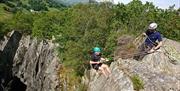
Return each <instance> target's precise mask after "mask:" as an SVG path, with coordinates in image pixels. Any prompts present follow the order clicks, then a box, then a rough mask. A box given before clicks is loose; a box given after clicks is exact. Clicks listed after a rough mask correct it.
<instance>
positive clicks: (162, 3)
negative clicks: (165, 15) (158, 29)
mask: <svg viewBox="0 0 180 91" xmlns="http://www.w3.org/2000/svg"><path fill="white" fill-rule="evenodd" d="M130 1H132V0H114V3H115V4H117V3H118V2H119V3H124V4H127V3H129V2H130ZM141 1H142V2H143V3H146V1H148V2H153V4H154V5H155V6H157V7H159V8H162V9H167V8H168V7H169V6H172V5H174V4H175V8H176V9H178V8H180V0H141Z"/></svg>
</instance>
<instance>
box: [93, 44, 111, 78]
mask: <svg viewBox="0 0 180 91" xmlns="http://www.w3.org/2000/svg"><path fill="white" fill-rule="evenodd" d="M101 60H107V59H105V58H102V57H101V49H100V48H99V47H95V48H93V53H92V54H91V60H90V64H91V65H92V67H93V68H94V69H95V70H99V71H100V72H101V73H103V74H104V75H105V76H106V77H108V76H109V75H110V74H111V71H110V69H109V67H108V65H106V64H103V63H102V62H100V61H101ZM107 61H108V60H107Z"/></svg>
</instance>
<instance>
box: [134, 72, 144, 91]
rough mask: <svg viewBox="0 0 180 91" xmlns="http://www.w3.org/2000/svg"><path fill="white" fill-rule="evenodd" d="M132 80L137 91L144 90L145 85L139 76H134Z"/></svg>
mask: <svg viewBox="0 0 180 91" xmlns="http://www.w3.org/2000/svg"><path fill="white" fill-rule="evenodd" d="M131 80H132V82H133V86H134V89H135V90H136V91H140V90H141V89H144V83H143V81H142V80H141V78H140V77H139V76H138V75H133V76H132V77H131Z"/></svg>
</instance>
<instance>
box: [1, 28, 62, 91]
mask: <svg viewBox="0 0 180 91" xmlns="http://www.w3.org/2000/svg"><path fill="white" fill-rule="evenodd" d="M54 49H55V45H54V44H53V43H52V42H51V41H38V40H37V39H31V37H30V36H22V35H21V34H20V33H18V32H16V31H15V32H12V34H11V36H9V38H5V40H4V41H1V42H0V59H1V62H0V64H1V65H0V68H1V69H2V70H0V79H1V82H0V83H1V86H0V87H1V89H0V90H4V91H25V90H26V91H60V82H59V72H58V70H59V67H60V63H59V62H60V60H59V59H58V57H57V55H56V53H55V50H54Z"/></svg>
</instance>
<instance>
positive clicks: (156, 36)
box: [143, 23, 162, 53]
mask: <svg viewBox="0 0 180 91" xmlns="http://www.w3.org/2000/svg"><path fill="white" fill-rule="evenodd" d="M156 28H157V24H156V23H151V24H150V25H149V27H148V30H147V31H146V32H145V33H143V35H144V36H146V37H147V38H146V40H145V43H144V46H145V51H146V52H147V53H153V52H155V50H158V49H159V48H160V47H161V46H162V37H161V34H160V33H159V32H158V31H156ZM157 40H158V42H157Z"/></svg>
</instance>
